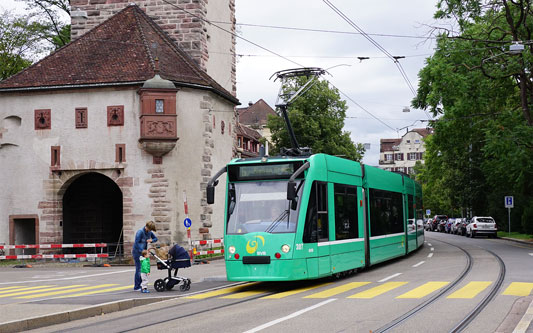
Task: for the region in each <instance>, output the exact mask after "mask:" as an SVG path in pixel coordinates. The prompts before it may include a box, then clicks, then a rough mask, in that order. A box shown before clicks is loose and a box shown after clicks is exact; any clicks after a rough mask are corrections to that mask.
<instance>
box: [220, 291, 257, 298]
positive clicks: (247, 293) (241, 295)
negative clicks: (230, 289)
mask: <svg viewBox="0 0 533 333" xmlns="http://www.w3.org/2000/svg"><path fill="white" fill-rule="evenodd" d="M265 292H266V290H248V291H241V292H240V293H235V294H230V295H227V296H222V297H220V298H228V299H239V298H246V297H250V296H255V295H259V294H264V293H265Z"/></svg>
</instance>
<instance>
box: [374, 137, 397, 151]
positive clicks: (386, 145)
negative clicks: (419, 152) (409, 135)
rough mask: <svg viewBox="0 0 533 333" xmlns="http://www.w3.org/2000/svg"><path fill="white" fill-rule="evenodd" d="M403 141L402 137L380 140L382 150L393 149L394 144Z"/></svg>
mask: <svg viewBox="0 0 533 333" xmlns="http://www.w3.org/2000/svg"><path fill="white" fill-rule="evenodd" d="M400 142H402V139H381V140H379V147H380V152H382V153H383V152H387V151H392V147H393V146H397V145H399V144H400Z"/></svg>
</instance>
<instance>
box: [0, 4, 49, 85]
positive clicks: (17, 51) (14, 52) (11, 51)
mask: <svg viewBox="0 0 533 333" xmlns="http://www.w3.org/2000/svg"><path fill="white" fill-rule="evenodd" d="M28 22H29V19H28V18H27V17H25V16H23V17H13V16H12V15H11V14H10V13H9V12H4V13H2V14H0V36H2V38H1V39H0V80H3V79H5V78H8V77H10V76H11V75H14V74H16V73H18V72H19V71H21V70H22V69H24V68H26V67H28V66H29V65H31V63H32V57H33V56H34V54H35V53H37V52H36V50H38V49H39V48H40V46H39V44H40V40H41V39H40V37H39V32H40V26H39V25H38V24H35V23H28Z"/></svg>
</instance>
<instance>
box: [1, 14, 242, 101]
mask: <svg viewBox="0 0 533 333" xmlns="http://www.w3.org/2000/svg"><path fill="white" fill-rule="evenodd" d="M155 58H158V59H159V68H160V70H159V75H160V76H161V78H163V79H166V80H170V81H172V82H173V83H174V84H175V85H176V86H178V87H179V86H190V87H194V88H199V89H207V90H211V91H213V92H215V93H216V94H218V95H220V96H222V97H224V98H226V99H228V100H230V101H231V102H233V103H235V104H238V103H239V102H238V100H237V99H236V98H235V97H234V96H233V95H232V94H231V93H230V92H228V91H227V90H225V89H224V88H223V87H222V86H220V85H219V84H218V83H217V82H215V80H213V79H212V78H211V77H210V76H209V75H208V74H207V73H206V72H204V71H203V70H202V69H201V68H200V66H198V65H197V64H196V62H194V60H193V59H192V58H191V57H189V55H188V54H187V53H186V52H185V51H183V50H182V49H180V48H179V46H178V45H177V44H176V43H175V42H174V41H173V40H172V39H171V38H170V37H169V36H168V35H167V34H166V33H165V32H164V31H163V30H162V29H161V28H160V27H159V26H158V25H157V24H156V23H155V22H154V21H153V20H152V19H151V18H150V17H149V16H148V15H146V14H145V13H144V12H143V11H142V10H141V9H140V8H139V7H138V6H136V5H130V6H128V7H126V8H125V9H123V10H122V11H120V12H118V13H117V14H115V15H114V16H112V17H111V18H109V19H108V20H106V21H104V22H103V23H102V24H100V25H98V26H96V27H95V28H93V29H92V30H90V31H89V32H87V33H86V34H84V35H83V36H82V37H80V38H79V39H76V40H75V41H72V42H71V43H69V44H67V45H66V46H64V47H62V48H60V49H59V50H57V51H55V52H54V53H52V54H50V55H49V56H47V57H45V58H44V59H42V60H40V61H39V62H37V63H35V64H33V65H32V66H30V67H28V68H26V69H25V70H23V71H21V72H19V73H17V74H15V75H13V76H11V77H9V78H7V79H5V80H3V81H0V92H2V91H4V92H5V91H21V90H22V91H24V90H41V89H61V88H82V87H95V86H97V87H105V86H111V85H113V86H117V85H119V86H120V85H141V84H142V83H144V82H145V81H147V80H149V79H152V78H153V77H154V76H155V74H156V72H157V71H156V65H155V60H154V59H155Z"/></svg>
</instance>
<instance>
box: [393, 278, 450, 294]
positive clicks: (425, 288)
mask: <svg viewBox="0 0 533 333" xmlns="http://www.w3.org/2000/svg"><path fill="white" fill-rule="evenodd" d="M448 284H450V282H445V281H431V282H428V283H425V284H423V285H421V286H420V287H417V288H415V289H413V290H411V291H408V292H406V293H405V294H402V295H400V296H398V297H396V298H422V297H425V296H427V295H429V294H431V293H432V292H434V291H436V290H439V289H440V288H442V287H444V286H446V285H448Z"/></svg>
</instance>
